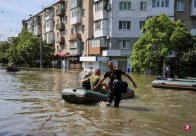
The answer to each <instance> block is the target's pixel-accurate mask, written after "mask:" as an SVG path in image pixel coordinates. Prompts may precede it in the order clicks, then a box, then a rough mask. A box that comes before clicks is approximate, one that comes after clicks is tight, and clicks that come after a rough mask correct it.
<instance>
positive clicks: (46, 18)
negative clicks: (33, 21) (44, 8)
mask: <svg viewBox="0 0 196 136" xmlns="http://www.w3.org/2000/svg"><path fill="white" fill-rule="evenodd" d="M53 18H54V14H53V13H51V14H47V15H45V21H46V20H53Z"/></svg>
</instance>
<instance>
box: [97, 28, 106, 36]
mask: <svg viewBox="0 0 196 136" xmlns="http://www.w3.org/2000/svg"><path fill="white" fill-rule="evenodd" d="M104 36H105V37H107V36H108V30H107V28H103V29H98V30H94V37H95V38H97V37H104Z"/></svg>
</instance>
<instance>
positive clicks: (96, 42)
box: [91, 37, 108, 48]
mask: <svg viewBox="0 0 196 136" xmlns="http://www.w3.org/2000/svg"><path fill="white" fill-rule="evenodd" d="M107 45H108V41H107V39H106V38H103V37H101V38H94V39H93V40H91V46H92V48H94V47H107Z"/></svg>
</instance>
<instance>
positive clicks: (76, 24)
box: [23, 0, 196, 72]
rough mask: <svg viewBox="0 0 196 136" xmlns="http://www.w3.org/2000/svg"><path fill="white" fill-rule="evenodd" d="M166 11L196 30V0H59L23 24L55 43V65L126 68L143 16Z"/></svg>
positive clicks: (88, 67) (195, 32) (146, 16)
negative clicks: (109, 65)
mask: <svg viewBox="0 0 196 136" xmlns="http://www.w3.org/2000/svg"><path fill="white" fill-rule="evenodd" d="M160 14H166V15H167V16H169V17H170V19H171V20H178V19H180V20H181V21H183V22H184V23H185V26H186V27H187V29H188V30H190V32H191V34H192V35H193V36H195V35H196V21H195V19H196V0H59V1H58V2H56V3H54V4H53V5H51V6H49V7H47V8H45V9H43V10H42V11H41V12H39V13H38V14H36V15H34V16H32V17H30V18H29V19H28V20H26V21H25V23H23V25H24V26H25V27H26V28H27V30H28V31H29V32H32V33H33V34H34V35H37V36H39V37H41V38H42V39H43V40H45V41H46V42H47V43H48V44H51V46H54V47H55V51H54V55H55V56H56V60H55V66H57V67H62V68H71V69H72V68H73V69H74V68H83V69H84V70H85V71H89V70H95V69H96V68H99V69H101V71H102V72H104V71H106V70H107V66H106V63H107V61H109V60H112V61H113V62H114V65H115V66H117V67H119V68H121V69H123V70H124V71H126V72H128V71H131V66H130V62H131V60H130V55H131V52H132V46H133V44H134V43H135V42H136V41H137V39H139V38H140V37H141V36H142V33H141V29H142V27H143V25H144V23H145V21H146V20H147V19H149V18H151V17H153V16H159V15H160Z"/></svg>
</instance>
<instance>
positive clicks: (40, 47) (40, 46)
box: [39, 36, 42, 68]
mask: <svg viewBox="0 0 196 136" xmlns="http://www.w3.org/2000/svg"><path fill="white" fill-rule="evenodd" d="M39 51H40V52H39V55H40V61H39V62H40V68H42V37H41V36H40V43H39Z"/></svg>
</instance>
